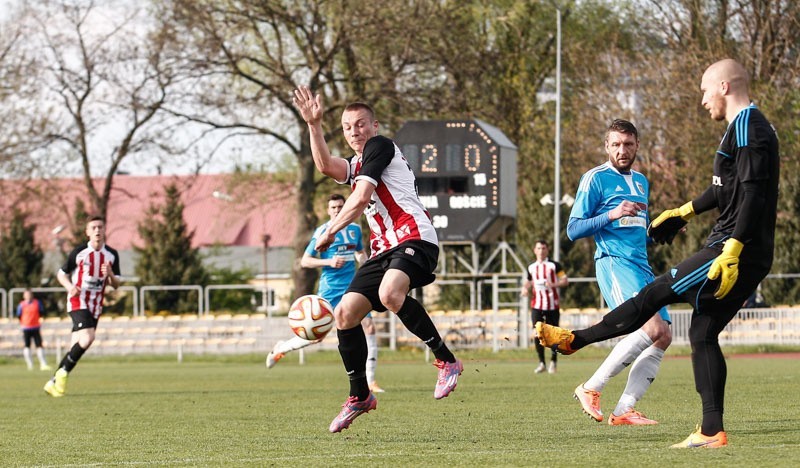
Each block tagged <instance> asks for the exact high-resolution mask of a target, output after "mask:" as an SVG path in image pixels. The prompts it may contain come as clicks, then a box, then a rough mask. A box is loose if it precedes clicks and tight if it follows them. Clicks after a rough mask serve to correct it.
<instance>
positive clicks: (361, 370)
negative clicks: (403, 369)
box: [336, 323, 369, 401]
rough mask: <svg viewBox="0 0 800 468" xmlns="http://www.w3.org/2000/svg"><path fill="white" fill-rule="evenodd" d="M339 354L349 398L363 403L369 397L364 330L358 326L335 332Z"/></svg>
mask: <svg viewBox="0 0 800 468" xmlns="http://www.w3.org/2000/svg"><path fill="white" fill-rule="evenodd" d="M336 334H337V335H338V337H339V354H340V355H341V356H342V362H343V363H344V370H345V371H347V377H348V378H349V379H350V396H355V397H357V398H358V399H359V400H360V401H364V400H366V399H367V397H368V396H369V384H368V383H367V336H366V335H365V334H364V328H363V327H362V326H361V324H360V323H359V324H358V326H356V327H353V328H350V329H348V330H337V331H336Z"/></svg>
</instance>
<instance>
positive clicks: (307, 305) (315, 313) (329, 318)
mask: <svg viewBox="0 0 800 468" xmlns="http://www.w3.org/2000/svg"><path fill="white" fill-rule="evenodd" d="M289 326H290V327H291V328H292V331H293V332H294V334H295V335H297V336H299V337H300V338H302V339H304V340H312V341H313V340H321V339H323V338H325V335H327V334H328V332H329V331H331V328H333V306H331V303H330V302H328V301H326V300H325V299H323V298H321V297H320V296H317V295H314V294H309V295H307V296H302V297H299V298H297V300H295V301H294V303H292V306H291V307H290V308H289Z"/></svg>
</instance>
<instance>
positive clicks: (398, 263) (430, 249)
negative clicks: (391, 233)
mask: <svg viewBox="0 0 800 468" xmlns="http://www.w3.org/2000/svg"><path fill="white" fill-rule="evenodd" d="M438 262H439V246H438V245H436V244H431V243H430V242H425V241H420V240H413V241H408V242H403V243H402V244H400V245H398V246H397V247H395V248H393V249H390V250H387V251H386V252H383V253H382V254H380V255H378V256H377V257H375V258H371V259H369V260H367V261H366V262H364V264H363V265H361V267H360V268H359V269H358V270H356V275H355V276H354V277H353V281H351V282H350V286H349V287H348V288H347V291H346V292H345V294H347V293H349V292H356V293H359V294H361V295H363V296H364V297H366V298H367V299H368V300H369V302H370V303H371V304H372V310H374V311H376V312H384V311H385V310H386V306H384V305H383V304H381V300H380V297H379V296H378V289H379V288H380V285H381V281H383V276H384V275H385V274H386V271H387V270H390V269H395V270H400V271H402V272H403V273H405V274H407V275H408V277H409V278H410V279H411V285H410V287H411V289H414V288H421V287H422V286H426V285H428V284H431V283H433V281H434V280H435V279H436V275H434V274H433V272H434V270H436V264H437V263H438Z"/></svg>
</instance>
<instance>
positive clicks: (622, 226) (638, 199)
mask: <svg viewBox="0 0 800 468" xmlns="http://www.w3.org/2000/svg"><path fill="white" fill-rule="evenodd" d="M649 195H650V184H649V182H648V181H647V178H646V177H645V176H644V175H643V174H641V173H640V172H636V171H633V170H632V171H630V172H629V173H620V172H619V171H618V170H616V169H615V168H614V167H613V166H612V165H611V163H610V162H606V163H605V164H603V165H601V166H597V167H595V168H594V169H591V170H590V171H588V172H587V173H586V174H584V175H583V177H581V181H580V184H579V185H578V191H577V194H576V195H575V204H574V205H573V206H572V212H571V213H570V219H569V225H568V227H567V233H568V235H569V237H570V239H572V240H576V239H579V238H582V237H588V236H590V235H594V240H595V244H596V245H597V250H596V251H595V254H594V259H595V267H596V270H597V282H598V285H599V286H600V292H601V293H602V294H603V299H605V301H606V303H607V304H608V305H610V306H611V307H612V308H615V307H617V306H618V305H619V304H621V303H623V302H625V301H626V300H628V299H630V298H631V297H633V296H635V295H636V294H638V292H639V290H640V289H642V288H643V287H644V286H645V285H647V284H648V283H650V282H652V281H653V279H654V278H655V277H654V275H653V270H652V269H651V268H650V264H649V263H648V261H647V224H648V222H649V219H648V211H647V206H648V205H647V203H648V202H647V200H648V197H649ZM626 200H627V201H630V202H634V203H636V204H637V205H638V207H639V210H640V211H639V213H638V215H636V216H625V217H622V218H620V219H617V220H614V221H609V219H608V213H609V212H610V211H611V210H613V209H614V208H616V207H617V206H619V205H620V204H621V203H622V202H623V201H626ZM659 315H661V318H663V319H664V320H665V321H667V322H671V319H670V316H669V313H668V312H667V309H666V308H663V309H661V310H660V311H659Z"/></svg>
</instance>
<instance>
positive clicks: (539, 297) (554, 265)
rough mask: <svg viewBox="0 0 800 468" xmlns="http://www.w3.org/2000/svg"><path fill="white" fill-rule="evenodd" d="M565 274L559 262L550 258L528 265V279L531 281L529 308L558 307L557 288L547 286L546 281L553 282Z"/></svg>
mask: <svg viewBox="0 0 800 468" xmlns="http://www.w3.org/2000/svg"><path fill="white" fill-rule="evenodd" d="M564 276H566V273H564V271H563V270H562V269H561V264H559V263H558V262H551V261H550V259H545V260H544V261H541V262H539V261H536V262H533V263H531V264H530V265H528V281H530V283H531V289H532V292H533V294H531V308H532V309H540V310H556V309H558V288H553V287H549V286H547V282H549V283H550V284H555V283H557V282H558V280H559V279H560V278H563V277H564Z"/></svg>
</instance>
